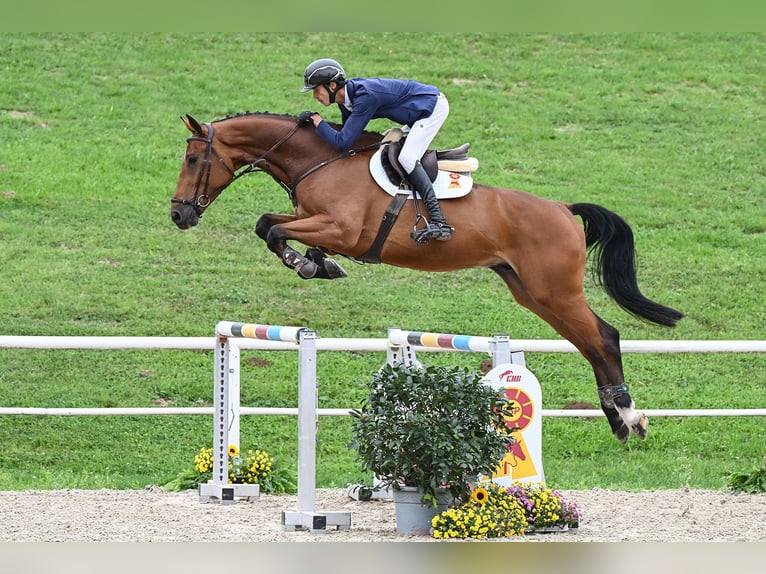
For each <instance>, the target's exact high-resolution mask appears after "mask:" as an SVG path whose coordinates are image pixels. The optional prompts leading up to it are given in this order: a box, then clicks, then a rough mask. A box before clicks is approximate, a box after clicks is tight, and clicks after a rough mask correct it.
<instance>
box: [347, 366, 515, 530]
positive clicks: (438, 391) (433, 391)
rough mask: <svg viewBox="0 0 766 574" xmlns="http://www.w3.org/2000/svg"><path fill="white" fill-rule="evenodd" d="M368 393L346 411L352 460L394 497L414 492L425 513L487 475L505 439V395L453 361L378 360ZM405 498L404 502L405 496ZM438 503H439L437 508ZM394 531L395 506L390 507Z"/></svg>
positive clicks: (453, 500) (508, 440) (463, 495)
mask: <svg viewBox="0 0 766 574" xmlns="http://www.w3.org/2000/svg"><path fill="white" fill-rule="evenodd" d="M366 385H367V390H368V391H369V394H368V395H367V397H366V398H365V400H364V401H363V403H362V406H361V408H360V409H354V410H353V411H352V412H351V415H352V433H353V436H354V439H355V446H356V449H357V458H358V460H359V461H360V462H361V463H362V466H363V468H364V469H366V470H368V471H372V472H373V473H374V474H375V476H376V477H377V478H378V481H379V482H378V485H377V487H378V488H384V487H391V488H392V491H393V495H394V501H395V502H397V494H398V493H400V492H402V491H415V493H416V495H417V498H416V500H417V503H418V504H417V505H418V506H420V507H422V508H423V509H425V510H426V511H430V512H426V513H425V514H424V516H423V520H425V521H426V523H427V526H425V528H426V532H413V533H427V530H428V528H429V527H430V518H431V517H433V516H434V515H435V514H436V513H437V512H439V511H441V510H444V509H445V505H454V504H459V503H461V502H465V501H466V500H467V499H468V497H469V495H470V492H471V485H472V484H473V483H475V482H476V481H477V480H478V479H479V478H480V477H482V476H492V474H493V473H494V471H495V470H496V469H497V467H498V465H499V464H500V462H501V461H502V460H503V458H504V457H505V454H506V452H507V450H508V448H510V446H511V445H512V444H513V441H514V439H513V437H512V436H511V433H510V432H509V431H508V428H507V426H506V422H505V421H506V417H509V416H510V411H509V401H508V399H507V397H506V396H505V394H504V393H503V392H502V391H500V390H496V389H493V388H492V387H491V386H490V385H487V384H485V383H484V382H483V381H482V378H481V376H480V375H479V374H478V373H473V372H470V371H468V370H467V369H464V368H460V367H437V366H428V367H420V366H412V365H405V364H404V363H397V364H395V365H390V364H386V365H384V366H383V368H382V369H380V370H379V371H378V372H377V373H375V374H374V375H373V377H372V378H371V379H370V380H369V381H367V382H366ZM410 502H411V500H410ZM440 506H441V508H440ZM397 530H399V531H400V532H403V531H405V532H406V529H402V528H401V527H400V509H399V506H398V505H397Z"/></svg>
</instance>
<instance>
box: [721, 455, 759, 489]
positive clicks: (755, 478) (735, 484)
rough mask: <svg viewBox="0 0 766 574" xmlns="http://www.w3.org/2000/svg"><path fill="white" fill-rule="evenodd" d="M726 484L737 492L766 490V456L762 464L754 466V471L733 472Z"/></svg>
mask: <svg viewBox="0 0 766 574" xmlns="http://www.w3.org/2000/svg"><path fill="white" fill-rule="evenodd" d="M726 484H727V485H728V487H729V488H731V489H732V490H733V491H735V492H748V493H750V494H756V493H759V492H766V456H764V457H763V463H762V464H761V466H760V467H757V468H754V469H753V471H752V472H733V473H731V474H730V475H729V476H728V479H727V482H726Z"/></svg>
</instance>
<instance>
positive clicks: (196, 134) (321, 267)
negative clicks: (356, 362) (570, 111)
mask: <svg viewBox="0 0 766 574" xmlns="http://www.w3.org/2000/svg"><path fill="white" fill-rule="evenodd" d="M181 119H182V120H183V122H184V124H185V125H186V128H187V129H188V130H189V131H190V132H191V136H190V137H188V139H187V147H186V153H185V156H184V159H183V162H182V166H181V171H180V174H179V178H178V185H177V187H176V190H175V193H174V195H173V197H172V199H171V206H170V217H171V219H172V221H173V223H175V225H176V226H177V227H178V228H179V229H182V230H183V229H189V228H191V227H193V226H195V225H197V224H198V223H199V221H200V217H201V216H202V214H203V213H204V212H205V211H206V210H207V208H208V207H210V205H211V204H212V203H213V202H214V201H215V199H216V198H217V197H218V196H219V195H220V194H221V192H222V191H223V190H224V189H226V187H227V186H229V185H230V184H231V183H232V182H234V181H236V180H237V179H238V178H239V177H241V176H243V175H246V174H249V173H253V172H262V173H266V174H267V175H269V176H270V177H271V178H273V179H274V180H275V181H276V182H277V183H278V184H279V185H280V186H282V188H284V190H285V191H286V192H287V194H288V196H289V198H290V201H291V202H292V205H293V208H294V210H293V213H291V214H275V213H265V214H263V215H261V216H260V218H259V219H258V221H257V223H256V227H255V232H256V234H257V235H258V237H259V238H261V239H262V240H263V241H264V242H265V243H266V246H267V247H268V249H269V250H271V251H272V252H273V253H274V254H275V255H276V256H277V257H278V258H279V259H280V260H281V261H282V263H283V264H284V265H285V266H287V267H288V268H290V269H293V270H294V271H295V272H297V273H298V275H299V276H300V277H302V278H304V279H320V278H321V279H338V278H341V277H345V276H346V273H345V271H344V270H343V268H342V267H341V266H340V265H339V264H338V263H337V262H336V261H335V260H333V259H331V258H330V257H328V255H341V256H345V257H346V258H349V259H352V260H359V261H372V262H375V263H378V262H379V263H383V264H386V265H392V266H398V267H405V268H410V269H415V270H421V271H426V272H436V271H455V270H460V269H467V268H474V267H486V268H488V269H491V270H492V271H494V272H495V273H496V274H497V275H498V276H499V277H500V279H502V281H503V282H504V283H505V284H506V286H507V287H508V289H509V290H510V292H511V294H512V296H513V298H514V299H515V301H516V302H517V303H518V304H519V305H522V306H523V307H525V308H527V309H529V310H530V311H532V312H533V313H535V314H536V315H537V316H539V317H540V318H541V319H542V320H543V321H545V322H546V323H548V324H549V325H550V326H551V327H552V328H553V329H554V330H555V331H556V332H557V333H558V334H559V335H561V336H562V337H563V338H564V339H566V340H568V341H569V342H571V343H572V344H573V345H574V346H575V347H576V348H577V350H578V351H579V352H580V353H581V354H582V355H583V356H584V357H585V359H586V360H587V361H588V362H589V363H590V365H591V367H592V369H593V372H594V375H595V378H596V386H597V391H598V397H599V401H600V403H601V409H602V410H603V412H604V414H605V415H606V418H607V420H608V422H609V425H610V427H611V431H612V433H613V435H614V436H615V437H616V438H617V440H619V441H620V442H621V443H623V444H625V443H626V442H627V440H628V438H629V437H630V435H631V434H633V435H635V436H637V437H638V438H639V439H645V438H646V434H647V428H648V418H647V416H646V415H645V414H644V413H643V412H641V411H639V410H636V408H635V404H634V402H633V399H632V397H631V395H630V392H629V389H628V385H627V384H626V383H625V377H624V374H623V366H622V355H621V350H620V338H619V332H618V330H617V329H616V328H615V327H613V326H612V325H610V324H608V323H607V322H606V321H604V320H603V319H602V318H600V317H599V316H598V315H597V314H596V313H595V312H594V311H593V310H591V308H590V306H589V304H588V302H587V301H586V298H585V294H584V292H583V281H584V277H585V269H586V259H587V258H588V257H591V258H592V259H595V261H594V268H593V273H594V277H595V279H596V281H597V283H598V284H600V285H601V287H602V288H603V289H604V290H605V291H606V293H607V294H608V295H609V296H610V297H611V298H612V299H613V300H614V301H615V302H616V303H617V304H618V305H619V306H620V307H621V308H622V309H624V310H625V311H626V312H628V313H630V314H631V315H633V316H635V317H637V318H640V319H642V320H645V321H647V322H650V323H654V324H657V325H661V326H665V327H674V326H675V325H676V323H677V322H678V321H679V320H680V319H682V318H683V317H684V315H683V313H681V312H680V311H678V310H676V309H673V308H671V307H667V306H665V305H662V304H660V303H657V302H655V301H652V300H650V299H648V298H647V297H645V296H644V295H643V294H642V292H641V291H640V289H639V286H638V283H637V273H636V261H635V245H634V237H633V231H632V229H631V227H630V226H629V225H628V223H627V222H626V221H625V220H624V219H623V218H621V217H620V216H619V215H617V214H615V213H614V212H612V211H610V210H608V209H607V208H605V207H603V206H599V205H596V204H593V203H565V202H560V201H554V200H549V199H546V198H542V197H539V196H536V195H534V194H531V193H529V192H525V191H520V190H514V189H505V188H501V187H492V186H486V185H480V184H478V183H475V182H474V183H472V186H471V188H470V191H469V192H468V193H467V194H465V195H463V196H462V197H458V198H454V199H448V200H441V205H442V211H443V213H444V215H445V216H446V218H447V220H448V221H450V222H451V223H452V225H454V232H453V236H452V239H451V240H450V241H438V242H437V241H431V242H428V243H427V244H425V245H417V244H416V243H415V242H414V241H413V239H412V237H411V231H412V227H411V226H414V224H415V223H416V222H417V221H418V218H419V209H418V207H417V202H416V201H411V200H410V201H406V202H404V204H403V205H401V206H400V209H401V211H400V213H399V215H398V217H397V216H396V215H395V214H393V211H392V209H391V205H392V198H391V196H390V195H389V194H388V193H386V192H384V191H383V190H382V189H381V187H380V186H379V185H378V183H376V181H375V180H374V179H373V177H372V176H371V171H370V160H371V158H372V156H373V154H374V153H376V151H377V150H379V149H380V148H381V147H382V146H385V145H387V144H386V142H385V140H386V138H385V137H384V134H380V133H375V132H371V131H365V132H364V133H363V134H362V135H361V136H360V137H359V138H358V140H357V141H356V142H355V144H354V147H353V148H352V149H349V150H347V151H344V152H338V151H337V150H335V149H334V148H333V147H331V146H330V145H328V144H327V143H325V142H324V140H322V139H321V138H320V137H319V136H318V135H317V134H316V133H315V131H314V128H313V125H303V123H302V122H301V121H300V119H299V118H298V117H296V116H294V115H290V114H274V113H269V112H246V113H243V114H238V115H235V116H229V117H226V118H223V119H219V120H215V121H213V122H209V123H205V124H200V123H199V122H198V121H197V120H195V119H194V118H193V117H192V116H190V115H188V114H187V115H186V117H185V118H184V117H182V118H181ZM578 217H579V218H580V219H579V220H578V219H577V218H578ZM381 229H384V230H385V232H386V233H387V235H386V233H383V234H382V235H381V234H379V230H381ZM381 237H383V239H381ZM288 241H295V242H298V243H301V244H303V245H304V246H306V247H307V248H308V249H307V251H306V253H305V255H302V254H300V253H299V252H298V251H296V250H295V249H294V248H293V247H291V246H290V245H289V244H288Z"/></svg>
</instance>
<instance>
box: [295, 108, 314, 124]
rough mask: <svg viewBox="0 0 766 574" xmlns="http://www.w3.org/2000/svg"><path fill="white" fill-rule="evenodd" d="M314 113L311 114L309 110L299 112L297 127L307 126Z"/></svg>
mask: <svg viewBox="0 0 766 574" xmlns="http://www.w3.org/2000/svg"><path fill="white" fill-rule="evenodd" d="M315 113H316V112H312V111H311V110H306V111H305V112H301V113H300V114H298V125H299V126H307V125H309V124H310V123H312V122H311V116H313V115H314V114H315Z"/></svg>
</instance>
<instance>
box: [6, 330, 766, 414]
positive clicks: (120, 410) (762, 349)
mask: <svg viewBox="0 0 766 574" xmlns="http://www.w3.org/2000/svg"><path fill="white" fill-rule="evenodd" d="M396 331H398V330H393V329H392V330H391V333H392V334H393V336H394V337H399V336H401V335H398V334H396V333H395V332H396ZM426 335H427V337H426V339H427V338H428V336H438V335H437V334H426ZM442 336H443V335H442ZM450 337H457V338H456V339H455V340H454V343H453V344H452V346H450V347H438V346H430V345H429V346H426V345H424V344H421V343H426V342H428V341H427V340H421V341H419V342H416V343H415V344H414V345H412V348H414V349H415V350H422V351H427V352H450V351H453V352H454V351H456V350H457V351H460V350H470V349H464V348H461V346H462V345H463V340H462V339H460V338H459V337H462V336H456V335H453V336H450ZM474 339H475V340H474V342H473V343H472V344H474V345H475V344H476V343H477V341H480V340H481V339H482V338H480V337H476V338H474ZM487 339H488V338H487ZM315 343H316V349H317V351H355V352H389V350H390V343H389V339H388V338H356V339H353V338H332V339H329V338H328V339H322V338H317V339H316V341H315ZM508 344H509V346H510V348H511V349H513V352H514V353H516V352H521V353H523V352H539V353H572V352H577V349H575V347H574V346H573V345H572V344H571V343H569V342H567V341H562V340H556V339H508ZM237 346H238V347H239V348H240V349H241V350H261V351H295V349H296V344H295V342H290V341H282V340H269V339H250V338H243V339H241V340H239V341H238V344H237ZM215 347H216V337H121V336H110V337H100V336H56V335H53V336H50V335H48V336H45V335H44V336H37V335H21V336H16V335H0V349H40V350H57V349H60V350H193V351H205V350H214V349H215ZM620 348H621V350H622V352H623V353H659V354H664V353H766V340H720V341H714V340H712V341H711V340H689V341H675V340H651V341H644V340H624V341H621V343H620ZM350 410H351V409H350V408H333V409H328V408H324V409H323V408H318V409H317V410H316V413H317V415H319V416H346V415H348V413H349V411H350ZM643 411H644V412H645V413H646V414H647V415H648V416H654V417H663V416H667V417H670V416H674V417H723V416H735V417H738V416H766V408H755V409H656V410H653V409H643ZM213 414H214V409H213V408H212V407H135V408H131V407H109V408H47V407H0V415H30V416H51V415H52V416H157V415H162V416H165V415H208V416H209V415H213ZM240 414H242V415H297V414H298V409H297V408H272V407H241V408H240ZM541 414H542V416H543V417H600V416H604V415H603V413H602V412H601V411H600V410H583V409H577V410H568V409H542V413H541Z"/></svg>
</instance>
